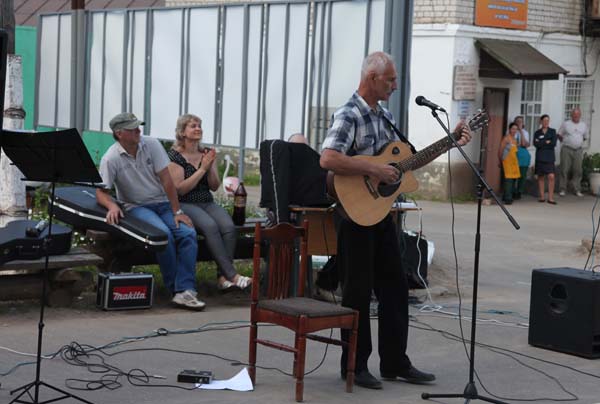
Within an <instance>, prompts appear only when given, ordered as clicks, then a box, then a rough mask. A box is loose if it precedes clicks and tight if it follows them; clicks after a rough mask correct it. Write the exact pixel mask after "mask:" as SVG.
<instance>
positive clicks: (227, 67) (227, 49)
mask: <svg viewBox="0 0 600 404" xmlns="http://www.w3.org/2000/svg"><path fill="white" fill-rule="evenodd" d="M225 18H226V20H225V46H224V50H223V60H224V64H223V103H222V105H223V109H222V112H221V142H220V143H221V144H223V145H226V146H239V144H240V116H241V111H242V105H241V97H242V85H243V84H245V83H242V69H243V68H244V66H243V63H242V54H243V44H244V42H243V41H244V30H243V27H244V8H243V7H242V6H230V7H226V8H225Z"/></svg>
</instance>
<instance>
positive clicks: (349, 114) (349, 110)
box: [322, 92, 400, 156]
mask: <svg viewBox="0 0 600 404" xmlns="http://www.w3.org/2000/svg"><path fill="white" fill-rule="evenodd" d="M382 115H385V116H386V117H387V118H388V119H389V120H390V122H392V123H393V124H394V125H395V124H396V123H395V122H394V117H393V116H392V114H391V113H390V111H388V110H387V109H385V108H383V107H382V106H381V105H379V104H377V109H376V110H373V109H371V107H370V106H369V104H367V102H366V101H365V100H364V99H363V98H362V97H361V96H360V95H358V93H357V92H355V93H354V94H352V97H351V98H350V99H349V100H348V102H347V103H346V104H345V105H344V106H342V107H341V108H339V109H338V110H337V111H335V113H334V114H333V117H332V119H331V126H330V128H329V130H328V131H327V137H326V138H325V140H324V141H323V145H322V149H333V150H335V151H338V152H340V153H344V154H363V155H369V156H373V155H376V154H377V152H378V151H379V150H380V149H381V148H382V147H383V146H385V145H386V144H388V143H389V142H393V141H396V140H400V139H399V138H398V136H397V135H396V134H395V133H394V131H393V129H392V128H391V127H390V126H389V124H388V123H387V122H386V121H385V120H384V119H383V117H382ZM349 152H350V153H349Z"/></svg>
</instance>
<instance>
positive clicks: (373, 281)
mask: <svg viewBox="0 0 600 404" xmlns="http://www.w3.org/2000/svg"><path fill="white" fill-rule="evenodd" d="M396 78H397V74H396V67H395V66H394V62H393V60H392V59H391V57H390V55H388V54H386V53H384V52H374V53H372V54H370V55H368V56H367V57H366V58H365V60H364V61H363V64H362V70H361V78H360V84H359V87H358V90H357V91H356V92H355V93H354V94H353V95H352V97H351V98H350V100H349V101H348V102H347V103H346V104H345V105H344V106H342V107H341V108H339V109H338V110H337V111H336V112H335V113H334V114H333V119H332V122H331V127H330V128H329V131H328V133H327V137H326V139H325V141H324V142H323V151H322V154H321V160H320V164H321V167H323V168H324V169H326V170H331V171H333V173H334V174H335V175H340V176H365V178H366V177H370V178H372V179H374V180H376V181H377V182H383V183H387V184H391V183H394V182H396V181H398V180H399V179H400V176H401V173H400V172H399V171H398V169H397V168H395V167H393V166H392V165H389V164H381V163H377V162H373V161H370V160H368V159H362V158H353V157H352V156H353V155H370V156H372V155H375V154H376V153H377V152H378V151H379V150H380V149H382V148H383V146H385V145H386V144H388V143H389V142H394V141H398V140H399V138H398V136H397V135H396V134H395V133H394V131H393V129H392V127H391V126H390V123H392V124H393V122H394V118H393V117H392V114H391V113H390V112H389V111H388V110H387V109H385V108H383V107H382V106H381V105H379V101H387V100H388V99H389V97H390V95H391V94H392V93H393V92H394V91H395V90H396V88H397V83H396ZM386 118H387V119H386ZM458 131H460V139H459V140H458V143H459V144H460V145H464V144H467V143H468V142H469V141H470V139H471V132H470V130H469V128H468V127H464V126H463V125H462V124H459V125H458V126H457V127H456V129H455V132H458ZM441 153H442V151H440V153H438V154H437V155H436V154H434V155H431V156H430V159H429V160H428V161H427V162H430V161H432V160H433V159H435V158H436V157H438V156H439V155H440V154H441ZM335 222H336V229H337V237H338V240H337V241H338V243H337V245H338V254H337V264H338V268H339V269H340V271H341V274H340V279H341V281H342V291H343V297H342V306H345V307H351V308H353V309H355V310H358V311H359V313H360V317H359V326H358V342H357V352H356V366H355V369H356V376H355V383H356V384H357V385H359V386H362V387H366V388H371V389H381V388H382V384H381V382H380V381H379V380H378V379H377V378H375V377H374V376H373V375H372V374H371V373H369V370H368V367H367V362H368V359H369V356H370V354H371V351H372V345H371V328H370V316H369V306H370V301H371V291H372V290H373V291H375V295H376V296H377V300H378V301H379V308H378V317H379V358H380V365H379V370H380V373H381V377H382V378H384V379H396V378H402V379H404V380H405V381H407V382H411V383H423V382H431V381H433V380H435V376H434V375H433V374H429V373H425V372H421V371H419V370H418V369H416V368H415V367H414V366H412V364H411V362H410V359H409V358H408V356H407V355H406V344H407V339H408V284H407V280H406V275H405V272H404V270H403V269H402V265H401V261H400V249H399V245H398V239H397V236H396V227H395V226H394V223H393V221H392V218H391V216H390V215H389V214H388V215H387V216H386V217H385V218H384V219H383V220H382V221H380V222H378V223H376V224H374V225H371V226H361V225H359V224H356V223H355V222H353V221H352V220H350V219H349V218H346V217H344V216H342V215H340V214H336V215H335ZM349 336H350V335H349V332H347V331H345V330H342V339H343V340H344V341H346V342H347V341H348V340H349ZM347 354H348V352H347V349H346V347H344V349H343V352H342V362H341V363H342V369H341V370H342V378H345V374H346V372H345V370H346V369H345V368H346V363H347Z"/></svg>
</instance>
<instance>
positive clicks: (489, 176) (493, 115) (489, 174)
mask: <svg viewBox="0 0 600 404" xmlns="http://www.w3.org/2000/svg"><path fill="white" fill-rule="evenodd" d="M483 108H484V109H485V110H486V111H487V113H488V115H489V117H490V121H489V124H488V126H487V128H486V129H484V130H483V131H482V133H481V151H480V156H479V157H480V159H479V161H481V167H482V168H483V176H484V178H485V180H486V181H487V182H488V184H490V187H492V189H493V190H494V192H495V193H496V194H497V195H499V196H500V189H501V185H502V178H501V176H502V173H501V170H500V159H499V158H498V149H499V147H500V141H501V140H502V136H503V135H504V134H505V133H506V128H507V116H508V89H507V88H490V87H485V88H484V89H483Z"/></svg>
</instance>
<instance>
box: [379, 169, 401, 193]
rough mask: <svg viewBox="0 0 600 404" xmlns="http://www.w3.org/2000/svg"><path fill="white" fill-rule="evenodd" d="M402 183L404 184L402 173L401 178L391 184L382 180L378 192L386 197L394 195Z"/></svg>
mask: <svg viewBox="0 0 600 404" xmlns="http://www.w3.org/2000/svg"><path fill="white" fill-rule="evenodd" d="M400 184H402V174H400V178H399V179H398V181H396V182H393V183H391V184H386V183H383V182H380V183H379V185H378V186H377V192H378V193H379V195H380V196H382V197H384V198H385V197H387V196H390V195H393V194H394V192H396V191H397V190H398V187H399V186H400Z"/></svg>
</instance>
